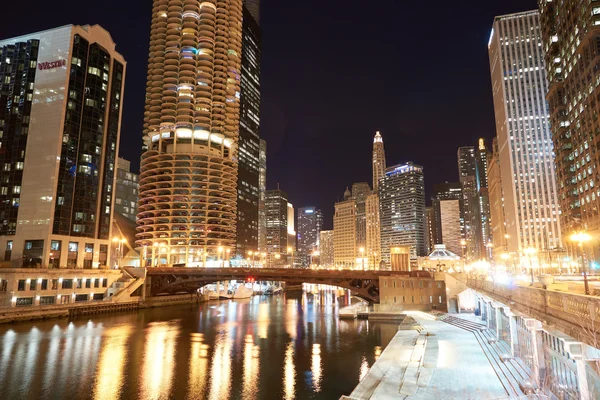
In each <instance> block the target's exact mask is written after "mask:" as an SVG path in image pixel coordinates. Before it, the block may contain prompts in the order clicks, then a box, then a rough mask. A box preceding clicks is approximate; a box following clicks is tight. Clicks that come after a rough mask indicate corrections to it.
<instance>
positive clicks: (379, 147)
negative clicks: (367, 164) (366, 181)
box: [372, 131, 386, 193]
mask: <svg viewBox="0 0 600 400" xmlns="http://www.w3.org/2000/svg"><path fill="white" fill-rule="evenodd" d="M372 162H373V192H374V193H377V192H378V190H379V180H380V179H381V178H382V177H383V175H384V174H385V169H386V164H385V148H384V147H383V138H382V137H381V134H380V133H379V131H377V132H376V133H375V137H374V138H373V160H372Z"/></svg>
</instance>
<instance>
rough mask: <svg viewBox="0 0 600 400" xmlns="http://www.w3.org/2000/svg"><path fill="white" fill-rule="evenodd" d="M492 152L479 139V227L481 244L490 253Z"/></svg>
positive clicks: (476, 165) (477, 163) (477, 154)
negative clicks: (490, 169)
mask: <svg viewBox="0 0 600 400" xmlns="http://www.w3.org/2000/svg"><path fill="white" fill-rule="evenodd" d="M489 157H490V154H489V152H488V150H487V148H486V147H485V141H484V140H483V139H481V138H480V139H479V143H478V146H477V150H476V151H475V160H476V164H475V167H476V168H475V175H476V176H477V201H478V202H479V205H478V206H479V210H478V212H477V217H478V223H479V227H478V229H477V231H478V234H479V235H480V240H481V246H482V248H483V249H484V250H485V254H488V253H489V252H488V251H487V246H488V245H489V244H491V243H492V236H491V228H490V198H489V194H488V159H489Z"/></svg>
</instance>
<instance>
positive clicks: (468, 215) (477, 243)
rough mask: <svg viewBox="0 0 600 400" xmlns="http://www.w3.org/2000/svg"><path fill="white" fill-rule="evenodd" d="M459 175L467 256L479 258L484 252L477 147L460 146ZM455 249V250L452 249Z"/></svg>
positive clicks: (473, 258)
mask: <svg viewBox="0 0 600 400" xmlns="http://www.w3.org/2000/svg"><path fill="white" fill-rule="evenodd" d="M457 156H458V177H459V179H460V184H461V187H462V209H461V219H462V221H461V222H462V236H463V238H464V240H465V241H466V248H465V257H467V258H470V259H472V260H476V259H479V258H480V257H481V255H482V254H483V244H482V243H481V233H480V229H479V228H480V227H481V223H480V217H479V198H478V194H477V161H476V158H475V148H474V147H473V146H463V147H459V148H458V154H457ZM452 251H454V250H452Z"/></svg>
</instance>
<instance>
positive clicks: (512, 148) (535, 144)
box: [489, 10, 562, 256]
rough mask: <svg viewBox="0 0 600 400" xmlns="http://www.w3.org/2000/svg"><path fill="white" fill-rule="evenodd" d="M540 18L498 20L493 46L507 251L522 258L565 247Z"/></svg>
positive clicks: (526, 14)
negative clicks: (531, 252) (535, 251)
mask: <svg viewBox="0 0 600 400" xmlns="http://www.w3.org/2000/svg"><path fill="white" fill-rule="evenodd" d="M539 18H540V16H539V13H538V11H535V10H534V11H527V12H522V13H517V14H511V15H504V16H499V17H496V18H495V19H494V26H493V30H492V34H491V37H490V42H489V59H490V70H491V76H492V89H493V95H494V111H495V114H496V134H497V136H498V152H499V161H500V171H501V184H502V193H503V195H504V212H505V219H506V220H505V222H506V233H507V235H508V236H507V250H508V252H509V253H513V254H514V255H521V256H522V255H523V253H524V251H525V249H527V248H535V249H538V250H539V251H542V250H550V249H553V248H560V247H562V239H561V226H560V223H559V216H560V208H559V204H558V199H557V188H556V179H555V176H556V172H555V170H554V150H553V145H552V135H551V133H550V126H549V121H548V117H549V116H548V105H547V103H546V99H545V97H544V96H545V95H546V93H547V91H548V82H547V79H546V67H545V63H544V49H543V46H542V34H541V31H540V24H539ZM494 240H502V239H501V238H494Z"/></svg>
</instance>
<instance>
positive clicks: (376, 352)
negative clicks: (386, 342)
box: [373, 346, 381, 361]
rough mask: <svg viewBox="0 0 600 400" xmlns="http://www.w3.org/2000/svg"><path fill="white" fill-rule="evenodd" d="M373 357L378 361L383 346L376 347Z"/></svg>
mask: <svg viewBox="0 0 600 400" xmlns="http://www.w3.org/2000/svg"><path fill="white" fill-rule="evenodd" d="M373 355H374V356H375V361H377V359H378V358H379V356H380V355H381V346H375V350H374V351H373Z"/></svg>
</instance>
